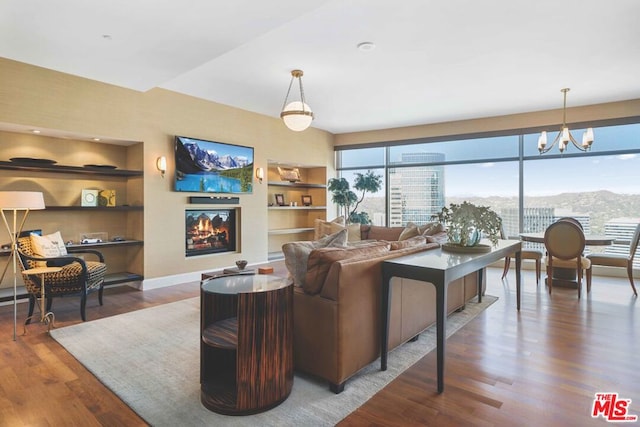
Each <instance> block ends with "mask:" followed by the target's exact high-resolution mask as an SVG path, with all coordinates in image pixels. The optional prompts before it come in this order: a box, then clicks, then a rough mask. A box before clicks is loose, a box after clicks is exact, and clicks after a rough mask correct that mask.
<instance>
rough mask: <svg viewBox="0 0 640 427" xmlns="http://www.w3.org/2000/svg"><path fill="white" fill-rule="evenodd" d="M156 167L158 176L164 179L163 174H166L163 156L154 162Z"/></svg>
mask: <svg viewBox="0 0 640 427" xmlns="http://www.w3.org/2000/svg"><path fill="white" fill-rule="evenodd" d="M156 167H157V168H158V170H159V171H160V175H162V177H163V178H164V174H165V172H167V158H166V157H165V156H160V157H158V159H157V160H156Z"/></svg>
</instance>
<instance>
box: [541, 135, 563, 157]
mask: <svg viewBox="0 0 640 427" xmlns="http://www.w3.org/2000/svg"><path fill="white" fill-rule="evenodd" d="M561 136H562V131H560V132H558V135H556V137H555V139H554V140H553V142H552V143H551V144H549V145H547V146H546V147H545V148H544V149H543V150H542V152H541V153H540V154H544V153H547V152H549V151H551V150H552V149H553V147H555V146H556V144H557V143H558V141H560V137H561Z"/></svg>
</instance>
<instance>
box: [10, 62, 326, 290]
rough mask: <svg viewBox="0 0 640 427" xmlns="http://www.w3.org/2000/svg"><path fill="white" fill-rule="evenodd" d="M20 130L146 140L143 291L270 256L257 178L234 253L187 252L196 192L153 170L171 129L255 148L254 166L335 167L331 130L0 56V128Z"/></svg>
mask: <svg viewBox="0 0 640 427" xmlns="http://www.w3.org/2000/svg"><path fill="white" fill-rule="evenodd" d="M16 126H17V127H25V128H44V129H53V130H56V131H57V132H58V133H65V132H68V133H73V134H80V135H86V136H98V137H101V138H103V139H114V140H124V141H142V142H143V147H144V148H143V152H142V163H143V169H144V205H145V208H144V240H145V246H144V276H145V287H146V286H147V283H149V284H151V286H153V283H157V284H159V283H160V282H161V281H162V280H160V279H162V278H164V281H165V283H162V284H167V283H166V282H167V280H169V281H170V280H178V279H180V280H183V279H191V278H192V277H195V278H199V275H198V274H196V273H197V272H200V271H207V270H212V269H216V268H221V267H227V266H232V265H233V264H234V261H235V260H237V259H240V258H244V259H247V260H248V261H249V262H250V263H257V262H263V261H266V257H267V186H266V182H265V183H264V184H259V183H258V182H257V181H254V192H253V194H250V195H241V196H239V197H240V205H239V206H240V207H241V221H242V234H241V239H240V253H233V254H220V255H206V256H199V257H192V258H189V259H187V258H185V256H184V209H185V208H186V207H188V206H189V205H188V202H187V198H188V196H189V195H197V194H195V193H194V194H191V193H178V192H174V191H172V177H173V170H172V169H171V168H170V169H169V170H168V171H167V176H166V178H164V179H163V178H162V177H161V176H160V174H159V173H158V171H157V170H156V166H155V161H156V158H157V157H158V156H161V155H164V156H167V159H168V160H169V161H168V163H169V165H170V167H171V164H172V159H173V137H174V135H176V134H178V135H184V136H191V137H195V138H202V139H209V140H214V141H221V142H226V143H231V144H239V145H246V146H252V147H254V148H255V163H256V166H262V167H264V168H265V169H266V167H267V160H268V159H274V160H278V161H280V162H287V163H291V164H301V165H322V166H326V167H327V168H328V172H327V173H328V174H329V175H331V174H332V173H333V170H334V165H333V135H332V134H330V133H328V132H324V131H320V130H317V129H313V128H311V129H308V130H306V131H304V132H301V133H298V132H291V131H289V130H288V129H286V127H285V126H284V125H283V124H282V122H281V121H280V120H279V119H277V118H271V117H267V116H263V115H259V114H255V113H251V112H247V111H243V110H239V109H236V108H231V107H227V106H224V105H220V104H216V103H213V102H208V101H204V100H201V99H197V98H193V97H189V96H185V95H180V94H177V93H174V92H170V91H167V90H162V89H153V90H150V91H148V92H145V93H141V92H136V91H133V90H128V89H124V88H120V87H116V86H111V85H107V84H103V83H99V82H95V81H91V80H87V79H83V78H78V77H73V76H70V75H67V74H63V73H58V72H54V71H51V70H46V69H43V68H38V67H33V66H29V65H26V64H22V63H19V62H15V61H10V60H6V59H2V58H0V129H4V130H13V127H16ZM21 155H22V156H27V154H25V153H21ZM32 157H37V156H36V155H32ZM132 157H134V158H135V157H137V156H132ZM0 160H8V159H4V158H3V159H0ZM130 161H134V162H135V160H130ZM138 162H139V159H138ZM85 163H90V162H89V161H87V162H85ZM79 164H82V163H79ZM2 241H4V239H3V240H2ZM172 276H174V277H173V278H172ZM167 278H169V279H167ZM154 279H156V280H155V281H154ZM174 283H175V282H174Z"/></svg>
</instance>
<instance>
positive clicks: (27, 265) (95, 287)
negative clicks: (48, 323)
mask: <svg viewBox="0 0 640 427" xmlns="http://www.w3.org/2000/svg"><path fill="white" fill-rule="evenodd" d="M18 253H19V255H20V263H19V264H20V267H21V268H22V270H23V271H24V270H28V269H32V268H36V267H39V266H42V265H43V264H46V265H48V266H56V267H62V270H60V271H59V272H57V273H48V274H47V275H46V277H45V278H44V281H45V298H46V300H47V311H49V310H50V309H51V305H52V298H55V297H63V296H71V295H79V296H80V316H81V317H82V320H83V321H86V320H87V318H86V313H85V306H86V303H87V296H88V295H89V294H90V293H92V292H94V291H98V301H99V303H100V305H102V292H103V285H104V276H105V274H106V272H107V266H106V265H105V263H104V257H103V256H102V254H101V253H100V252H99V251H96V250H92V249H82V250H81V251H76V252H74V254H75V253H83V254H90V256H92V257H94V256H95V257H96V258H97V259H98V261H85V260H84V259H83V258H80V257H77V256H74V255H73V254H71V253H70V254H68V255H63V256H58V257H53V258H45V257H41V256H37V255H36V254H35V253H34V250H33V247H32V244H31V238H30V237H21V238H19V239H18ZM23 278H24V284H25V287H26V289H27V292H28V293H29V317H31V316H32V315H33V309H34V306H35V304H36V301H37V299H38V298H39V297H40V295H41V291H42V287H41V283H40V281H41V280H43V279H42V278H41V276H38V275H29V274H26V275H23ZM27 323H28V321H27Z"/></svg>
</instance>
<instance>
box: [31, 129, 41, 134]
mask: <svg viewBox="0 0 640 427" xmlns="http://www.w3.org/2000/svg"><path fill="white" fill-rule="evenodd" d="M31 132H32V133H40V131H39V130H38V129H32V130H31Z"/></svg>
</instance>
